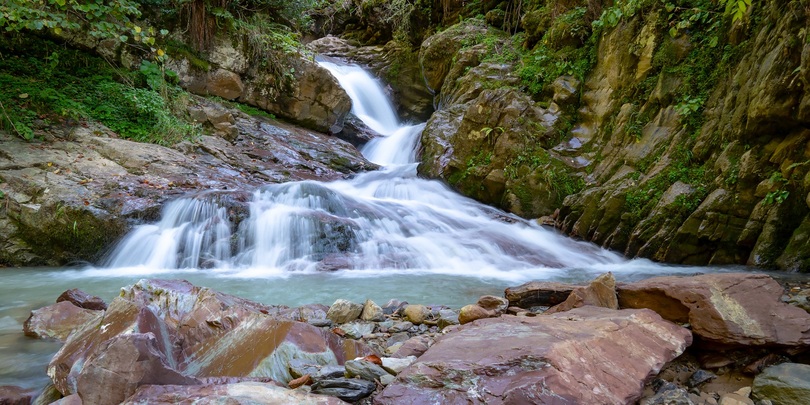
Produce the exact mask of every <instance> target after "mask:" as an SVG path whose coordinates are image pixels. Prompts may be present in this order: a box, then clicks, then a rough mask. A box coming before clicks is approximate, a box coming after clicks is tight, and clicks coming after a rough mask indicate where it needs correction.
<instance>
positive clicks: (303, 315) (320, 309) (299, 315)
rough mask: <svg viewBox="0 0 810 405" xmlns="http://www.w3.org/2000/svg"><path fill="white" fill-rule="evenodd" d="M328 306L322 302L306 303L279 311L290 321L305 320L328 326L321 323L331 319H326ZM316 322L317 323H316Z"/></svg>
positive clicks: (309, 322) (313, 323) (328, 321)
mask: <svg viewBox="0 0 810 405" xmlns="http://www.w3.org/2000/svg"><path fill="white" fill-rule="evenodd" d="M327 311H329V307H327V306H326V305H323V304H307V305H302V306H300V307H297V308H292V309H289V310H286V311H282V312H281V314H280V315H281V316H283V317H284V318H286V319H289V320H291V321H299V322H306V323H308V324H310V325H314V326H329V325H324V324H323V323H330V324H331V322H332V321H330V320H328V319H326V312H327ZM316 324H317V325H316Z"/></svg>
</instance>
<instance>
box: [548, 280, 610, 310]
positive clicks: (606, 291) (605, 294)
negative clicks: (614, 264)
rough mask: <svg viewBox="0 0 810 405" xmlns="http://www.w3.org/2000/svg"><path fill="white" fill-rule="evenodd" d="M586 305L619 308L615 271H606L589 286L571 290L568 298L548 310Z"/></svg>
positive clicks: (568, 308)
mask: <svg viewBox="0 0 810 405" xmlns="http://www.w3.org/2000/svg"><path fill="white" fill-rule="evenodd" d="M584 305H594V306H597V307H603V308H610V309H619V299H618V298H617V296H616V279H615V278H614V277H613V273H610V272H608V273H605V274H602V275H601V276H599V277H597V278H596V279H594V280H593V281H591V283H590V284H589V285H588V286H587V287H577V288H574V290H573V291H571V295H569V296H568V298H567V299H566V300H565V301H563V302H562V303H560V304H559V305H556V306H554V307H551V308H549V310H548V311H546V313H547V314H553V313H557V312H565V311H568V310H570V309H573V308H579V307H581V306H584Z"/></svg>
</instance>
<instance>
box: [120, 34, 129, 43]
mask: <svg viewBox="0 0 810 405" xmlns="http://www.w3.org/2000/svg"><path fill="white" fill-rule="evenodd" d="M118 39H120V40H121V42H127V40H128V39H129V37H127V36H126V35H121V36H119V37H118Z"/></svg>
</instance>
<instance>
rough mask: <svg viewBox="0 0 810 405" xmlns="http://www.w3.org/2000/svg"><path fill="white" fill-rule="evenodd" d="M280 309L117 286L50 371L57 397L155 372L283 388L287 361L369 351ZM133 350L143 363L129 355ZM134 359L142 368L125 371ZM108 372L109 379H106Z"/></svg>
mask: <svg viewBox="0 0 810 405" xmlns="http://www.w3.org/2000/svg"><path fill="white" fill-rule="evenodd" d="M281 312H282V309H280V308H277V307H269V306H266V305H262V304H259V303H256V302H252V301H248V300H245V299H241V298H238V297H234V296H231V295H227V294H222V293H218V292H216V291H213V290H211V289H208V288H201V287H195V286H193V285H191V284H190V283H188V282H184V281H178V280H141V281H139V282H138V283H136V284H135V285H132V286H129V287H126V288H124V289H122V291H121V294H120V295H119V297H117V298H116V299H114V300H113V301H112V302H111V303H110V305H109V307H108V308H107V311H106V312H105V313H104V320H103V322H101V324H100V325H99V324H87V325H86V326H85V327H84V328H81V329H79V330H77V331H75V332H74V333H72V334H71V335H70V337H69V338H68V340H67V342H65V345H64V346H62V348H61V349H60V350H59V352H57V354H56V355H54V357H53V359H52V360H51V362H50V364H49V366H48V374H49V376H51V379H52V380H53V383H54V385H55V386H56V388H57V389H59V391H60V392H61V393H62V394H64V395H70V394H73V393H76V392H80V391H81V392H82V397H83V398H88V397H90V396H92V395H96V396H102V395H104V394H102V393H105V392H111V394H109V395H120V393H122V392H125V391H124V390H119V391H112V388H111V387H108V386H107V384H112V383H115V384H118V381H129V382H128V383H127V390H133V391H134V390H135V388H137V384H147V383H152V382H151V380H149V379H150V378H154V377H156V376H158V375H169V376H172V377H171V378H178V379H180V378H181V376H182V377H183V378H196V379H201V380H202V379H207V378H214V377H223V376H226V377H247V376H250V377H266V378H272V379H273V380H275V381H277V382H279V383H282V384H286V383H287V382H289V381H290V380H292V379H293V377H292V375H291V374H290V371H289V367H288V365H289V363H290V361H291V360H292V359H306V360H308V361H310V362H312V363H315V364H320V365H325V364H337V363H342V362H344V361H345V360H346V359H351V358H355V357H357V356H363V355H366V354H371V353H372V351H371V349H370V348H369V347H367V346H366V345H364V344H363V343H361V342H357V341H353V340H344V339H341V338H340V337H338V336H337V335H335V334H333V333H331V332H329V331H326V330H323V329H320V328H316V327H314V326H311V325H309V324H306V323H303V322H294V321H289V320H286V319H283V318H280V317H279V318H277V317H275V315H277V314H280V313H281ZM135 330H137V331H138V333H134V332H133V331H135ZM113 349H115V350H113ZM105 351H107V352H109V353H106V354H105V353H104V352H105ZM138 353H140V356H141V357H142V358H143V359H142V360H139V359H140V358H141V357H135V358H134V359H133V358H131V357H128V356H133V355H134V354H138ZM116 356H117V357H116ZM119 357H120V358H119ZM128 362H129V363H128ZM138 362H142V363H143V364H142V365H139V366H138V367H139V368H136V369H134V370H133V369H128V368H127V367H128V366H133V364H135V363H138ZM139 364H140V363H139ZM147 366H148V367H147ZM117 367H120V368H121V369H118V368H117ZM115 370H119V371H118V372H115ZM125 371H126V372H125ZM113 372H115V374H114V376H115V377H114V378H113V377H112V376H110V377H104V376H108V375H109V374H110V373H113ZM150 373H151V374H153V375H150ZM122 379H123V380H122ZM116 398H117V397H116ZM122 399H123V398H118V401H119V402H120V400H122Z"/></svg>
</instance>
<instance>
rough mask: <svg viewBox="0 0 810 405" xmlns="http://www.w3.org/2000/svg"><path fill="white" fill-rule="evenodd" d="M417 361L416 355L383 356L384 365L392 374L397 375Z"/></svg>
mask: <svg viewBox="0 0 810 405" xmlns="http://www.w3.org/2000/svg"><path fill="white" fill-rule="evenodd" d="M415 361H416V356H408V357H403V358H401V359H397V358H393V357H383V358H382V367H383V368H384V369H385V370H386V371H388V372H389V373H391V374H392V375H397V374H399V373H401V372H402V370H404V369H405V368H406V367H408V366H410V365H411V364H413V362H415Z"/></svg>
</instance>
